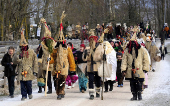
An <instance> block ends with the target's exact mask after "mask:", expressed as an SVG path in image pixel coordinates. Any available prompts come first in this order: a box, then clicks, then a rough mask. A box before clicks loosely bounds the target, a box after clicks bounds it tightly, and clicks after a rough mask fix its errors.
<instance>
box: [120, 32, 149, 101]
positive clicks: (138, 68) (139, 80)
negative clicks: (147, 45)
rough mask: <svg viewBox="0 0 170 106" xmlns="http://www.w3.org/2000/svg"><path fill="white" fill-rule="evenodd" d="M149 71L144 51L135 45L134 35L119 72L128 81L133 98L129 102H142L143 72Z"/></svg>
mask: <svg viewBox="0 0 170 106" xmlns="http://www.w3.org/2000/svg"><path fill="white" fill-rule="evenodd" d="M148 70H149V59H148V56H147V53H146V51H145V50H144V49H143V48H141V46H140V45H139V44H138V43H137V40H136V33H134V35H133V36H132V38H131V40H130V41H129V44H128V45H127V48H126V49H125V52H124V54H123V58H122V64H121V72H122V74H123V75H125V80H130V88H131V92H132V95H133V97H132V98H131V100H132V101H133V100H137V97H138V100H142V94H141V92H142V85H143V81H144V77H145V75H144V72H145V73H146V72H147V71H148Z"/></svg>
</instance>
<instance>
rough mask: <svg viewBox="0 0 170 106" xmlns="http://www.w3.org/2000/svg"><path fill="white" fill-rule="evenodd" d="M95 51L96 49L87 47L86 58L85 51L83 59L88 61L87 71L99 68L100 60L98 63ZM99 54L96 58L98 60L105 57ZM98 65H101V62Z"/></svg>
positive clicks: (94, 70) (95, 70)
mask: <svg viewBox="0 0 170 106" xmlns="http://www.w3.org/2000/svg"><path fill="white" fill-rule="evenodd" d="M94 52H95V49H94V50H91V49H87V56H86V58H84V55H85V54H84V53H83V56H82V59H83V61H87V72H97V70H98V68H97V63H99V62H97V63H96V61H94V58H95V57H94ZM98 55H99V56H98V57H99V58H96V60H97V59H100V58H102V57H103V56H102V55H101V54H98ZM100 56H102V57H100ZM92 59H93V60H92ZM92 62H93V66H92ZM98 66H99V64H98Z"/></svg>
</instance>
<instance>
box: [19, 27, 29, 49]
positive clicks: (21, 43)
mask: <svg viewBox="0 0 170 106" xmlns="http://www.w3.org/2000/svg"><path fill="white" fill-rule="evenodd" d="M24 30H25V29H24V28H22V30H21V40H20V44H19V45H20V46H27V45H28V43H27V41H26V39H25V36H24Z"/></svg>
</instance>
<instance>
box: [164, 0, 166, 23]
mask: <svg viewBox="0 0 170 106" xmlns="http://www.w3.org/2000/svg"><path fill="white" fill-rule="evenodd" d="M165 18H166V0H165V11H164V24H165V21H166V20H165Z"/></svg>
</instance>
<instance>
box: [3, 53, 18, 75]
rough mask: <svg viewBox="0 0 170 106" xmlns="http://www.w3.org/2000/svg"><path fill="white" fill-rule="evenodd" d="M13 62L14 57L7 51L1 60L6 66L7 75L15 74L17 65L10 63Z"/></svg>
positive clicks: (5, 73)
mask: <svg viewBox="0 0 170 106" xmlns="http://www.w3.org/2000/svg"><path fill="white" fill-rule="evenodd" d="M11 62H12V58H11V56H10V55H9V54H8V53H6V54H5V55H4V57H3V59H2V61H1V64H2V66H4V67H5V69H4V75H5V76H6V77H10V76H15V75H16V74H15V69H16V65H14V64H13V65H11V64H10V63H11Z"/></svg>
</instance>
